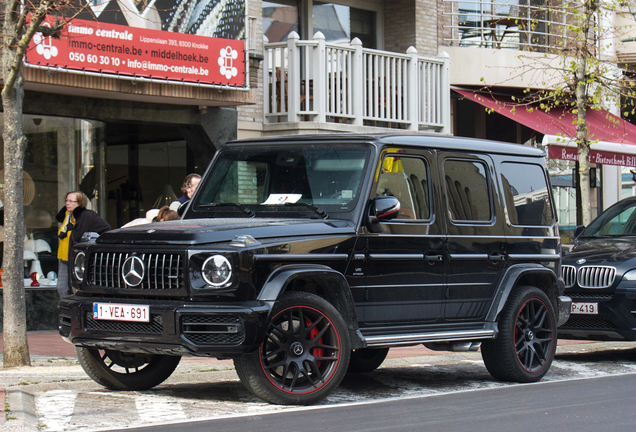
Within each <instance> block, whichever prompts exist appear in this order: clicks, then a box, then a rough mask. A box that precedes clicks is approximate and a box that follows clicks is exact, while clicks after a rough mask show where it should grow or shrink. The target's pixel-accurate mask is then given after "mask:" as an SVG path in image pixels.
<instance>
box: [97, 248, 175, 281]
mask: <svg viewBox="0 0 636 432" xmlns="http://www.w3.org/2000/svg"><path fill="white" fill-rule="evenodd" d="M131 255H132V254H130V253H124V252H96V253H93V254H91V256H90V261H89V265H88V283H90V284H92V285H96V286H103V287H111V288H123V289H135V290H176V289H179V288H181V287H182V286H183V283H184V281H183V277H184V275H183V257H182V255H181V254H179V253H144V254H141V255H137V256H138V257H139V258H141V260H142V261H143V263H144V277H143V280H142V281H141V283H140V284H139V285H137V286H129V285H127V284H126V283H125V282H124V277H123V275H122V268H123V265H124V262H125V261H126V259H127V258H128V257H129V256H131Z"/></svg>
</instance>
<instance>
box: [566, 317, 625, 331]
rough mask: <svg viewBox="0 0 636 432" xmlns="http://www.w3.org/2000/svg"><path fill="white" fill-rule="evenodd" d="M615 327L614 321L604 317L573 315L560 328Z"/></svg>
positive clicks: (597, 328)
mask: <svg viewBox="0 0 636 432" xmlns="http://www.w3.org/2000/svg"><path fill="white" fill-rule="evenodd" d="M615 328H616V325H614V323H613V322H611V321H608V320H606V319H603V318H597V317H582V316H571V317H570V319H569V320H567V322H566V323H565V324H563V325H562V326H561V327H559V330H567V329H572V330H577V329H587V330H612V329H615Z"/></svg>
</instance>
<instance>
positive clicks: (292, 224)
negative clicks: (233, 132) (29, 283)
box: [97, 218, 355, 244]
mask: <svg viewBox="0 0 636 432" xmlns="http://www.w3.org/2000/svg"><path fill="white" fill-rule="evenodd" d="M353 234H355V228H354V226H353V224H351V223H350V222H347V221H341V220H315V219H260V218H253V219H236V218H220V219H186V220H177V221H167V222H156V223H151V224H144V225H137V226H133V227H129V228H120V229H116V230H112V231H108V232H107V233H104V234H102V235H101V236H100V237H99V239H98V240H97V242H98V243H119V244H131V243H135V244H140V243H141V244H205V243H218V242H228V241H231V240H232V239H234V238H235V237H236V236H239V235H250V236H252V237H254V238H255V239H265V238H278V237H294V236H314V235H353Z"/></svg>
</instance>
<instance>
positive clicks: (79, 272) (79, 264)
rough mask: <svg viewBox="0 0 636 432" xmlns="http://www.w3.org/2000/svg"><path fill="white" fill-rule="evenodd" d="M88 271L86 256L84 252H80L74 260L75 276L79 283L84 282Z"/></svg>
mask: <svg viewBox="0 0 636 432" xmlns="http://www.w3.org/2000/svg"><path fill="white" fill-rule="evenodd" d="M85 271H86V254H85V253H84V252H78V253H77V255H75V260H73V274H74V275H75V278H76V279H77V280H78V281H80V282H81V281H83V280H84V274H85Z"/></svg>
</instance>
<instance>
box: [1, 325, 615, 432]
mask: <svg viewBox="0 0 636 432" xmlns="http://www.w3.org/2000/svg"><path fill="white" fill-rule="evenodd" d="M27 339H28V342H29V353H30V356H31V367H19V368H13V369H2V368H0V401H5V403H6V402H8V403H9V407H10V409H11V411H10V413H11V415H14V416H16V417H18V420H20V421H19V422H10V423H12V424H15V425H16V426H17V427H11V428H9V426H8V425H7V424H5V422H6V417H5V416H6V413H7V411H5V415H0V429H1V430H2V431H6V432H8V431H9V430H11V431H15V432H23V431H34V430H37V429H33V428H32V427H30V426H29V425H33V424H37V419H36V418H30V417H33V416H35V406H34V398H33V395H30V394H27V393H25V392H23V391H20V390H19V387H20V386H21V385H23V384H24V383H33V382H41V383H46V382H48V383H56V382H62V381H71V380H84V379H85V380H88V377H87V376H86V374H85V373H84V371H83V370H82V369H81V367H80V366H79V364H78V362H77V358H76V354H75V347H74V346H73V345H72V344H70V343H68V342H66V341H64V340H63V339H62V337H61V336H60V335H59V334H58V332H57V331H34V332H29V333H28V334H27ZM2 343H3V337H2V334H1V333H0V349H2ZM578 344H593V345H596V344H602V343H600V342H587V341H569V340H559V342H558V345H559V347H563V346H566V345H578ZM572 348H573V347H572ZM582 348H583V347H582ZM590 348H593V347H592V346H590ZM1 354H2V351H0V361H1V360H2V355H1ZM445 354H448V355H450V354H457V353H451V352H444V351H432V350H429V349H428V348H426V347H424V346H423V345H417V346H412V347H397V348H392V349H391V350H390V351H389V355H388V357H387V358H388V359H401V358H408V357H421V356H431V358H432V356H438V357H440V356H444V357H448V356H445ZM475 354H476V353H475ZM212 365H214V366H212ZM180 367H182V368H187V369H189V370H190V369H191V370H192V371H203V370H207V371H209V370H219V371H222V370H227V371H229V370H233V362H232V360H218V359H215V358H207V357H183V358H182V359H181V362H180ZM201 367H203V369H202V368H201ZM5 389H6V391H5ZM5 406H6V405H5Z"/></svg>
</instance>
